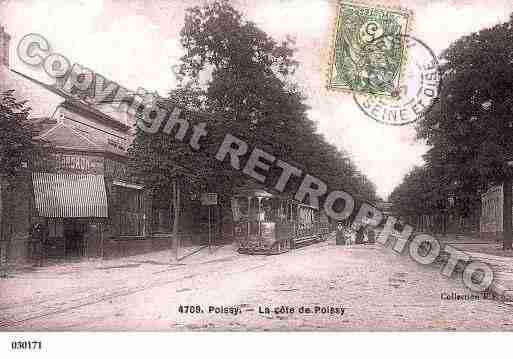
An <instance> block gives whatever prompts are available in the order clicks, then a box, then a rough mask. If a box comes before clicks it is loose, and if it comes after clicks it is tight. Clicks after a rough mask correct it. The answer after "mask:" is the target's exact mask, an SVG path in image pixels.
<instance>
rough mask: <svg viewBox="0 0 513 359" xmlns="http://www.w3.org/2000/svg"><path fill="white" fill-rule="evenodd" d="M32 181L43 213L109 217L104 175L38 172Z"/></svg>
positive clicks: (37, 207) (38, 208) (33, 174)
mask: <svg viewBox="0 0 513 359" xmlns="http://www.w3.org/2000/svg"><path fill="white" fill-rule="evenodd" d="M32 182H33V183H34V197H35V201H36V209H37V211H38V213H39V216H41V217H64V218H66V217H71V218H79V217H108V209H107V193H106V191H105V181H104V179H103V176H102V175H93V174H71V173H42V172H34V173H32Z"/></svg>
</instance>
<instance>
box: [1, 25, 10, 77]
mask: <svg viewBox="0 0 513 359" xmlns="http://www.w3.org/2000/svg"><path fill="white" fill-rule="evenodd" d="M10 42H11V36H10V35H9V34H8V33H6V32H5V30H4V27H3V26H1V25H0V66H1V65H3V66H6V67H9V43H10Z"/></svg>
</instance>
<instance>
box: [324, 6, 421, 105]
mask: <svg viewBox="0 0 513 359" xmlns="http://www.w3.org/2000/svg"><path fill="white" fill-rule="evenodd" d="M410 17H411V15H410V13H409V12H407V11H403V10H398V9H386V8H382V7H374V6H370V5H361V4H354V3H344V2H342V3H340V4H339V6H338V10H337V19H336V27H335V37H334V40H333V47H332V52H331V59H330V66H329V73H328V88H330V89H338V90H348V91H352V92H359V93H366V94H370V95H384V96H392V97H395V96H396V95H397V90H398V88H399V83H400V77H401V72H402V69H403V66H404V62H405V51H406V49H405V44H406V42H407V41H406V37H405V36H406V35H407V31H408V27H409V21H410Z"/></svg>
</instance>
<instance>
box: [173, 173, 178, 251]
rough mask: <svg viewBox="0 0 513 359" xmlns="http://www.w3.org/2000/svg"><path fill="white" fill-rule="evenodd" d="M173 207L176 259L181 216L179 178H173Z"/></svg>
mask: <svg viewBox="0 0 513 359" xmlns="http://www.w3.org/2000/svg"><path fill="white" fill-rule="evenodd" d="M173 209H174V221H173V248H174V252H175V260H178V246H179V243H180V241H179V239H178V236H179V231H178V226H179V218H178V217H179V216H180V181H179V180H178V178H175V179H174V180H173Z"/></svg>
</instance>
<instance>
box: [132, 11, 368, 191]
mask: <svg viewBox="0 0 513 359" xmlns="http://www.w3.org/2000/svg"><path fill="white" fill-rule="evenodd" d="M180 36H181V44H182V46H183V47H184V49H185V55H184V56H183V57H182V58H181V62H180V64H179V66H178V67H177V71H176V73H177V75H178V78H179V80H180V85H179V87H178V88H177V89H176V90H174V91H172V93H171V94H170V98H169V99H168V100H167V101H172V102H175V103H176V102H178V103H180V104H181V105H182V106H185V107H187V108H188V109H190V110H191V113H190V116H191V118H192V122H193V123H198V122H201V121H207V122H208V123H207V126H208V131H209V132H208V136H206V137H205V138H204V140H203V142H202V147H203V149H204V150H203V151H200V152H195V151H193V150H192V149H190V148H188V144H182V143H176V142H173V143H171V142H172V141H171V138H170V137H169V136H167V137H166V135H163V134H157V135H148V134H146V133H143V132H142V131H140V132H139V133H138V135H137V138H136V141H135V142H134V145H133V146H132V149H131V153H132V158H134V159H135V161H134V163H135V164H137V166H138V168H139V171H140V172H141V169H143V171H142V172H145V173H146V174H147V175H151V173H153V172H154V171H156V173H158V176H160V178H159V181H161V182H162V183H163V182H165V181H166V178H167V180H168V181H169V177H170V176H171V175H172V173H173V171H174V169H173V164H179V165H181V166H183V167H186V168H189V169H191V170H192V171H193V172H194V173H198V174H201V175H202V176H203V177H204V178H206V180H207V186H208V188H209V190H211V191H216V192H219V193H221V195H222V196H224V197H225V198H227V197H228V196H230V195H231V192H232V190H233V188H234V187H235V186H236V185H239V184H242V183H243V182H244V181H245V180H246V179H247V177H246V176H245V175H243V174H242V172H241V171H238V170H234V169H233V168H231V166H230V164H229V163H220V162H218V161H216V160H215V159H214V158H213V157H214V154H215V152H216V151H217V149H218V148H219V145H220V143H221V142H222V140H223V138H224V137H225V135H226V134H228V133H229V134H232V135H234V136H237V137H239V138H241V139H243V140H244V141H245V142H246V143H248V144H249V145H250V148H254V147H258V148H260V149H262V150H264V151H266V152H268V153H270V154H272V155H274V156H275V157H276V158H277V159H280V160H282V161H287V162H288V163H290V164H292V165H294V166H297V167H299V168H300V169H302V170H304V171H305V172H307V173H309V174H311V175H314V176H316V177H318V178H320V179H322V180H323V181H325V182H326V183H327V184H328V186H329V187H330V188H331V189H344V190H346V191H350V192H352V193H353V194H356V195H359V196H361V197H363V198H365V199H368V200H374V199H375V197H376V195H375V187H374V185H373V184H372V183H371V182H370V181H369V180H368V179H367V178H365V176H363V175H362V174H360V173H359V172H358V171H357V169H356V166H355V165H354V163H352V162H351V160H350V159H349V157H348V155H347V154H346V153H344V152H342V151H339V150H338V149H337V148H336V147H335V146H333V145H331V144H329V143H328V142H327V141H326V140H325V138H324V137H323V136H322V135H321V134H319V133H318V132H317V128H316V124H315V123H314V122H313V121H312V120H311V119H309V118H308V115H307V111H308V109H309V108H308V106H307V105H305V103H304V101H305V98H304V96H303V95H302V94H301V92H300V91H299V90H298V87H297V86H296V84H295V83H294V79H293V74H294V71H295V69H296V67H297V65H298V63H297V61H296V60H295V58H294V48H293V46H294V43H293V41H292V40H291V39H289V38H286V39H285V40H283V41H281V42H278V41H276V40H274V39H273V38H271V37H270V36H269V35H268V34H266V33H265V32H264V31H262V30H261V29H260V28H259V27H258V26H257V25H256V24H254V23H253V22H251V21H246V20H245V19H244V18H243V16H242V14H241V13H240V12H238V11H237V10H235V9H234V8H233V7H232V6H231V5H230V4H229V3H228V2H226V1H216V2H213V3H211V4H209V5H205V6H196V7H192V8H190V9H188V10H187V11H186V15H185V24H184V26H183V28H182V30H181V33H180ZM194 110H196V111H198V110H199V111H202V112H205V113H208V114H210V116H207V117H204V118H203V117H201V118H195V117H194ZM247 157H249V154H248V156H247ZM247 157H246V158H247ZM280 174H281V170H280V169H279V168H276V169H271V171H270V174H269V176H268V180H267V183H266V184H267V185H273V184H274V183H275V180H276V179H277V178H278V176H279V175H280ZM151 176H154V175H151ZM298 181H299V179H296V182H294V181H292V182H291V184H290V188H288V189H292V188H293V187H296V188H297V185H298ZM157 182H158V181H157Z"/></svg>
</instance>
